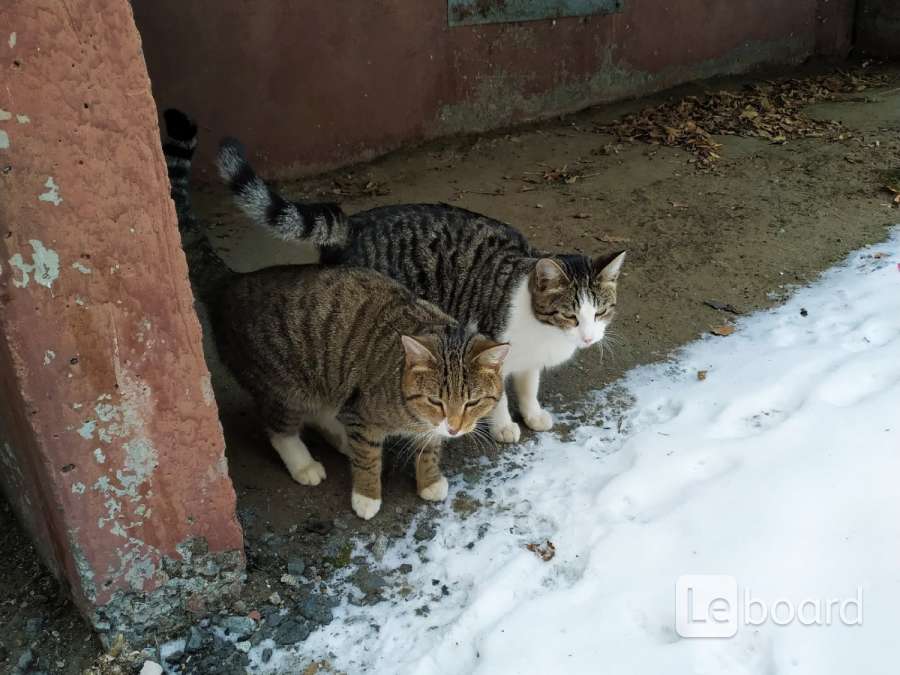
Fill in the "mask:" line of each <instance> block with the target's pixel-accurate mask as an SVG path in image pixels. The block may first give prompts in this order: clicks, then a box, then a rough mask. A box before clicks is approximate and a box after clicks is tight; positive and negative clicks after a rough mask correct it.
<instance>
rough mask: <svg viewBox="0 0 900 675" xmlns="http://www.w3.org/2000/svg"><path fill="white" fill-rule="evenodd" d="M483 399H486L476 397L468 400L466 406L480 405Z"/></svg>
mask: <svg viewBox="0 0 900 675" xmlns="http://www.w3.org/2000/svg"><path fill="white" fill-rule="evenodd" d="M483 400H484V399H483V398H475V399H472V400H471V401H467V402H466V405H465V407H466V408H474V407H475V406H476V405H478V404H479V403H481V402H482V401H483Z"/></svg>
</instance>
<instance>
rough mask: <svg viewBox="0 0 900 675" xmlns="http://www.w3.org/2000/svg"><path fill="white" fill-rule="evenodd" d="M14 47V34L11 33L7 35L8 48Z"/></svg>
mask: <svg viewBox="0 0 900 675" xmlns="http://www.w3.org/2000/svg"><path fill="white" fill-rule="evenodd" d="M15 46H16V34H15V32H12V33H10V34H9V48H10V49H12V48H13V47H15Z"/></svg>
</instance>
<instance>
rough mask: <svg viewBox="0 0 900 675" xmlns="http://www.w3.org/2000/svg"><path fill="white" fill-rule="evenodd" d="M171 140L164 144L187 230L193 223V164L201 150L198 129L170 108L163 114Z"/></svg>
mask: <svg viewBox="0 0 900 675" xmlns="http://www.w3.org/2000/svg"><path fill="white" fill-rule="evenodd" d="M163 119H164V120H165V122H166V135H167V137H168V138H167V139H166V141H165V142H164V143H163V154H164V155H165V157H166V168H167V169H168V172H169V185H170V188H171V195H172V201H174V202H175V212H176V213H177V214H178V223H179V225H181V226H185V225H187V224H189V223H191V222H192V220H193V213H192V210H191V193H190V179H191V162H192V161H193V158H194V151H195V150H196V149H197V125H196V124H195V123H194V121H193V120H192V119H191V118H190V117H188V116H187V115H185V114H184V113H183V112H181V111H180V110H176V109H175V108H169V109H168V110H166V111H165V112H164V113H163Z"/></svg>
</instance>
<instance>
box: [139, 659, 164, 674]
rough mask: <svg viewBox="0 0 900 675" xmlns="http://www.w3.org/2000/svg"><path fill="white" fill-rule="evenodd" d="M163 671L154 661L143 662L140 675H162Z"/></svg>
mask: <svg viewBox="0 0 900 675" xmlns="http://www.w3.org/2000/svg"><path fill="white" fill-rule="evenodd" d="M162 672H163V669H162V666H161V665H159V664H158V663H157V662H156V661H144V666H143V667H142V668H141V675H162Z"/></svg>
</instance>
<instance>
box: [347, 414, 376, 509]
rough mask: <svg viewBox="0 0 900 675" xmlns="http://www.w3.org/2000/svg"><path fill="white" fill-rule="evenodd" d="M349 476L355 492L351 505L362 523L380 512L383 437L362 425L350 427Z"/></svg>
mask: <svg viewBox="0 0 900 675" xmlns="http://www.w3.org/2000/svg"><path fill="white" fill-rule="evenodd" d="M346 429H347V441H348V445H349V450H350V474H351V477H352V481H353V493H352V495H351V497H350V505H351V506H352V507H353V511H354V512H355V513H356V515H358V516H359V517H360V518H362V519H363V520H369V519H370V518H372V517H373V516H374V515H375V514H376V513H378V511H379V510H380V509H381V446H382V443H383V442H384V436H383V435H381V434H380V433H376V432H375V431H374V430H373V429H370V428H367V427H365V426H363V425H355V424H348V425H347V426H346Z"/></svg>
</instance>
